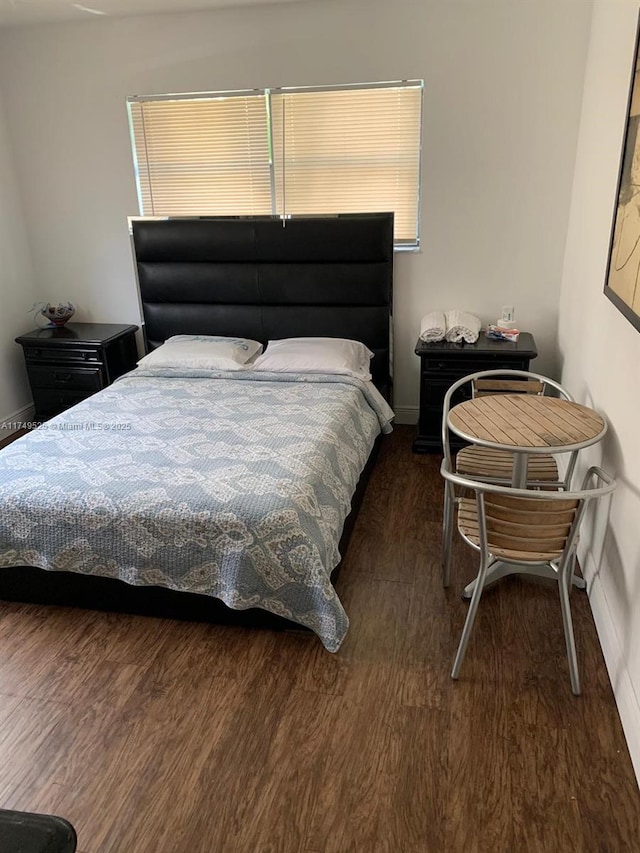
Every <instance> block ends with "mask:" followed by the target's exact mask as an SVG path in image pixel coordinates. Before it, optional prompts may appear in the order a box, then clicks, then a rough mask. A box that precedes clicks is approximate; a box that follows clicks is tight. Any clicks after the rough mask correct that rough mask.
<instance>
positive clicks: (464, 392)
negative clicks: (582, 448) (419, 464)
mask: <svg viewBox="0 0 640 853" xmlns="http://www.w3.org/2000/svg"><path fill="white" fill-rule="evenodd" d="M549 393H554V394H557V395H558V396H559V397H561V398H562V399H564V400H569V401H570V402H574V399H573V397H572V396H571V394H569V392H568V391H567V390H565V389H564V388H563V387H562V386H561V385H560V384H559V383H558V382H555V381H554V380H553V379H550V378H549V377H548V376H543V375H541V374H540V373H532V372H531V371H528V370H506V369H505V370H482V371H479V372H477V373H470V374H469V375H468V376H463V377H462V379H459V380H458V381H457V382H454V383H453V385H451V387H450V388H449V390H448V391H447V393H446V394H445V397H444V402H443V407H442V452H443V455H444V459H445V462H446V463H447V467H448V469H449V470H450V471H455V472H456V473H458V474H462V475H464V476H466V477H469V479H473V480H476V479H477V480H480V481H482V482H484V483H496V484H499V485H502V484H504V485H509V484H510V483H511V476H512V471H513V454H512V453H510V452H509V451H508V450H493V449H492V448H489V447H480V446H479V445H470V446H469V447H464V448H462V449H461V450H459V451H458V453H457V454H456V462H455V467H454V464H453V455H452V452H451V444H450V441H449V427H448V417H449V410H450V408H451V404H452V402H453V403H454V404H455V403H457V402H461V400H463V399H469V398H474V397H477V396H486V395H489V394H540V395H542V394H549ZM577 456H578V453H577V451H574V452H572V453H570V454H569V461H568V464H567V469H566V471H565V474H564V476H563V477H561V476H560V474H559V471H558V465H557V463H556V461H555V459H554V458H553V456H551V454H546V453H545V454H536V455H535V456H530V457H529V459H528V469H527V487H529V488H557V489H563V490H566V489H568V488H569V484H570V483H571V478H572V477H573V471H574V469H575V465H576V460H577ZM458 501H459V497H458V496H457V495H456V492H455V487H454V486H453V484H452V483H450V482H448V481H447V482H446V483H445V492H444V507H443V516H442V518H443V528H442V535H443V549H442V556H443V560H442V581H443V584H444V586H449V577H450V558H451V538H452V534H453V516H454V511H455V507H456V504H457V502H458Z"/></svg>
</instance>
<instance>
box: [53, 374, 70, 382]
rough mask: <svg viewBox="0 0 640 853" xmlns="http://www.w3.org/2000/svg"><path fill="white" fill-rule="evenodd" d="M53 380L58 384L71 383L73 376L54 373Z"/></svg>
mask: <svg viewBox="0 0 640 853" xmlns="http://www.w3.org/2000/svg"><path fill="white" fill-rule="evenodd" d="M53 378H54V379H55V381H56V382H64V383H66V382H71V374H70V373H54V374H53Z"/></svg>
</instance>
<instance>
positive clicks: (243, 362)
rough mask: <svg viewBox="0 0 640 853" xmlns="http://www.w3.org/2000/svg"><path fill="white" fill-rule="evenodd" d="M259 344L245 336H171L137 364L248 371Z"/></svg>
mask: <svg viewBox="0 0 640 853" xmlns="http://www.w3.org/2000/svg"><path fill="white" fill-rule="evenodd" d="M260 352H262V344H260V343H258V342H257V341H251V340H248V339H246V338H225V337H220V336H215V335H174V336H173V337H171V338H168V339H167V340H166V341H165V343H163V344H162V345H161V346H159V347H158V348H157V349H154V350H153V352H150V353H149V354H148V355H145V356H144V357H143V358H141V359H140V361H139V362H138V365H139V366H140V367H195V368H203V369H205V370H249V369H250V368H251V366H252V365H251V364H250V363H249V362H250V361H251V359H253V358H254V357H255V356H256V355H257V354H258V353H260Z"/></svg>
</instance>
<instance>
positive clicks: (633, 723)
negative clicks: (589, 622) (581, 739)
mask: <svg viewBox="0 0 640 853" xmlns="http://www.w3.org/2000/svg"><path fill="white" fill-rule="evenodd" d="M582 556H583V557H584V556H585V555H582ZM580 565H581V566H583V567H584V576H585V578H586V580H587V589H588V592H589V603H590V605H591V612H592V613H593V619H594V621H595V623H596V631H597V633H598V638H599V640H600V646H601V647H602V654H603V655H604V660H605V663H606V665H607V671H608V672H609V679H610V681H611V686H612V687H613V695H614V697H615V700H616V705H617V707H618V713H619V714H620V721H621V722H622V728H623V730H624V734H625V738H626V740H627V746H628V747H629V754H630V755H631V762H632V764H633V769H634V770H635V774H636V779H637V780H638V784H639V785H640V699H639V697H638V695H637V693H636V691H635V689H634V686H633V682H632V680H631V676H630V675H629V670H628V668H627V664H626V661H625V658H624V654H623V650H622V647H621V645H620V638H619V637H618V633H617V631H616V628H615V623H614V621H613V618H612V615H611V610H610V608H609V603H608V601H607V596H606V593H605V590H604V586H603V584H602V581H601V580H600V577H599V575H598V573H597V571H596V566H595V564H594V563H593V559H592V557H591V555H590V554H589V555H586V559H585V560H584V563H583V560H582V559H581V560H580Z"/></svg>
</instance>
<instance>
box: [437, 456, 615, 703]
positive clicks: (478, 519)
mask: <svg viewBox="0 0 640 853" xmlns="http://www.w3.org/2000/svg"><path fill="white" fill-rule="evenodd" d="M441 473H442V476H443V477H444V478H445V480H446V482H447V484H449V485H450V486H452V487H458V488H460V489H464V490H470V491H471V492H473V493H474V495H475V497H474V498H468V497H463V498H462V499H461V501H460V504H459V509H458V531H459V533H460V535H461V536H462V538H463V539H464V541H465V542H466V543H467V544H468V545H470V546H471V547H472V548H474V549H475V550H476V551H479V552H480V568H479V570H478V576H477V579H476V584H475V588H474V592H473V595H472V597H471V603H470V605H469V612H468V613H467V618H466V621H465V623H464V628H463V631H462V637H461V638H460V644H459V646H458V651H457V653H456V657H455V661H454V664H453V670H452V672H451V677H452V678H458V676H459V674H460V668H461V666H462V662H463V660H464V655H465V652H466V650H467V644H468V642H469V637H470V635H471V630H472V628H473V623H474V620H475V616H476V612H477V610H478V605H479V603H480V597H481V596H482V590H483V588H484V582H485V578H486V576H487V571H488V569H489V568H490V567H491V566H492V565H494V563H496V562H500V563H507V564H511V565H513V566H516V567H518V566H522V567H523V570H524V569H526V568H528V567H530V566H536V565H538V566H547V567H549V568H551V569H552V570H553V572H554V573H555V575H556V577H557V580H558V586H559V591H560V605H561V610H562V621H563V626H564V636H565V642H566V647H567V658H568V661H569V673H570V676H571V689H572V690H573V692H574V693H575V694H576V695H579V693H580V678H579V674H578V662H577V658H576V647H575V640H574V636H573V623H572V620H571V608H570V603H569V591H570V588H571V578H572V574H573V565H574V560H575V550H576V547H577V536H578V529H579V527H580V523H581V521H582V518H583V516H584V512H585V509H586V507H587V504H588V503H589V502H590V501H593V500H596V499H598V498H600V497H602V496H603V495H607V494H610V493H611V492H613V490H614V489H615V488H616V481H615V480H614V479H613V478H612V477H610V476H609V475H608V474H606V473H605V472H604V471H603V470H602V469H600V468H597V467H592V468H589V470H588V471H587V473H586V475H585V477H584V480H583V482H582V487H581V489H579V490H578V491H562V490H559V489H553V490H533V489H514V488H511V487H507V486H500V485H496V484H495V483H481V482H479V481H477V480H472V479H470V478H469V477H462V476H460V475H459V474H456V473H454V472H453V471H451V468H450V467H449V464H448V463H447V460H446V459H444V460H443V462H442V467H441Z"/></svg>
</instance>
